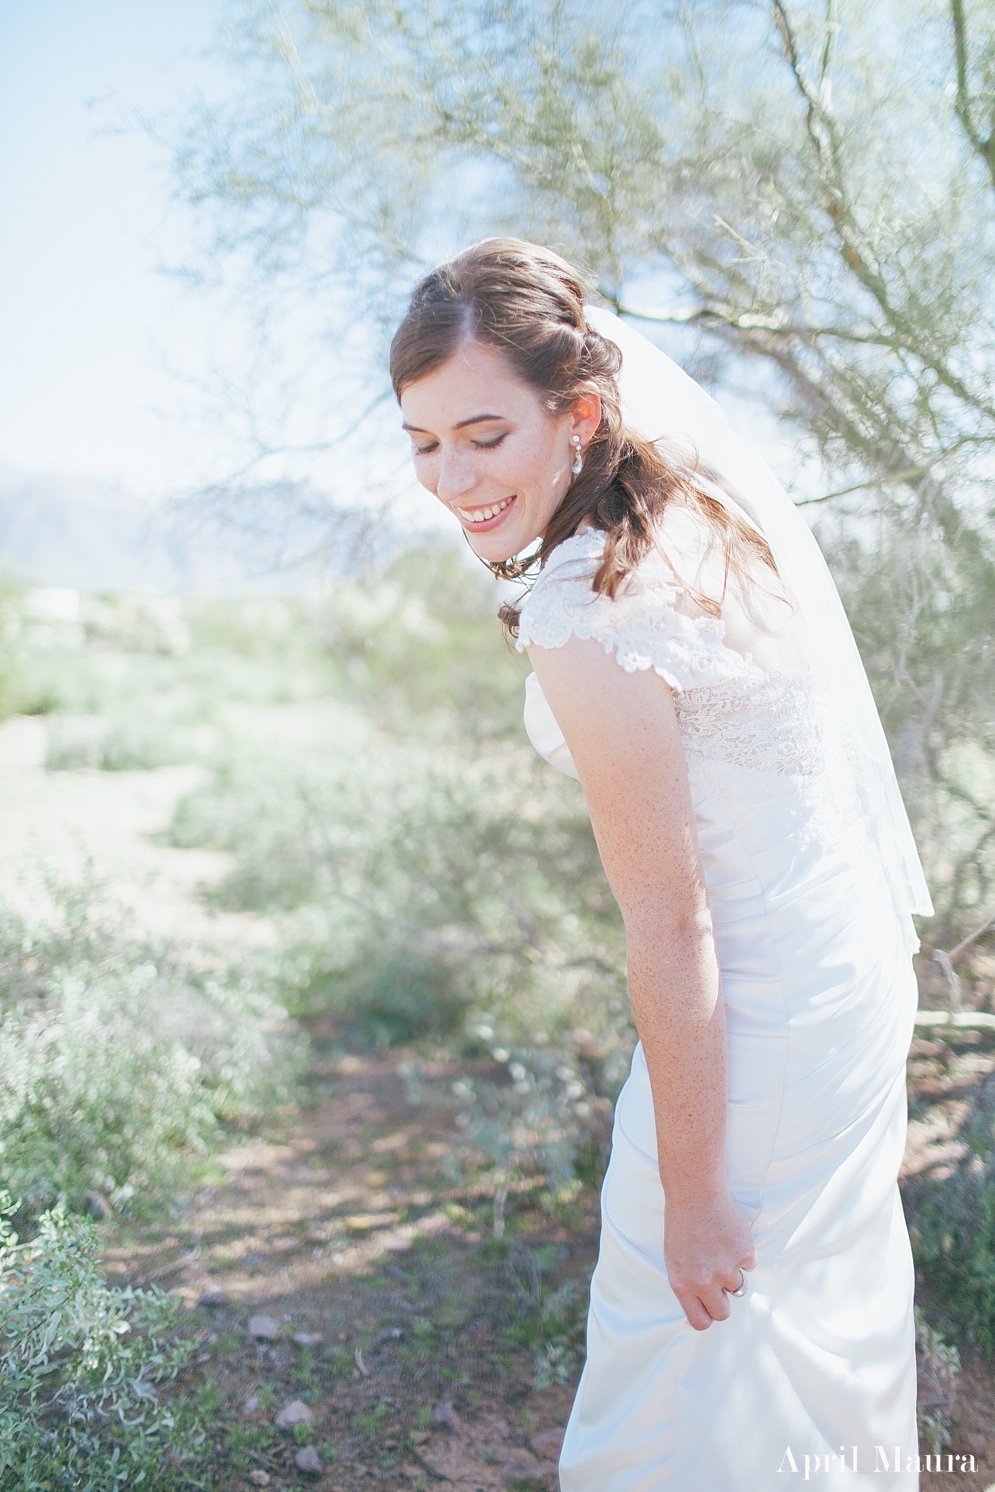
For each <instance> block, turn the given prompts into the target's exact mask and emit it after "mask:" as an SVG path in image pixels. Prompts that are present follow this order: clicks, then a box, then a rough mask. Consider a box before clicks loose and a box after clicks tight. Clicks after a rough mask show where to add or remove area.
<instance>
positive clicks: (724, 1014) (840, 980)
mask: <svg viewBox="0 0 995 1492" xmlns="http://www.w3.org/2000/svg"><path fill="white" fill-rule="evenodd" d="M391 370H392V375H393V379H394V387H395V390H396V392H397V395H398V398H399V401H400V404H401V409H402V413H403V419H404V424H405V428H406V429H407V430H408V431H409V433H410V435H411V439H412V443H413V457H414V463H415V469H416V473H417V476H418V479H419V481H420V482H421V483H422V484H423V486H425V487H426V488H427V489H428V490H429V491H430V492H432V493H433V494H434V495H435V496H436V497H437V498H439V500H440V501H441V502H443V503H444V504H445V505H446V507H447V508H449V509H450V511H452V513H453V514H454V515H455V517H456V518H457V519H458V520H459V522H460V523H461V525H462V527H463V530H464V533H465V534H466V536H467V538H468V540H469V543H470V545H471V547H472V548H473V550H474V551H475V552H476V554H477V555H478V556H480V557H481V558H482V559H483V560H485V561H486V562H487V563H488V564H489V565H490V566H491V568H492V569H493V570H495V572H496V573H498V574H503V575H506V576H515V575H519V574H522V573H525V572H527V571H529V570H530V569H534V570H537V571H538V577H537V579H536V580H535V583H534V585H533V586H532V589H531V591H530V592H529V594H528V595H527V596H526V599H525V601H524V604H523V605H522V607H521V611H520V614H519V615H518V618H517V628H518V637H519V646H521V647H527V648H528V650H529V654H530V657H531V660H532V663H533V667H534V669H535V674H534V675H533V676H532V677H531V678H530V680H529V683H528V688H527V691H526V693H527V700H526V726H527V729H528V731H529V735H530V737H531V739H532V741H533V743H534V744H535V745H536V747H537V748H538V750H539V751H540V752H541V753H542V755H543V756H545V757H546V758H547V759H548V760H550V761H551V762H552V763H553V764H554V765H556V766H558V767H560V768H561V769H562V770H564V771H567V772H570V773H571V774H572V775H574V776H576V777H578V778H579V780H580V782H581V784H582V786H583V790H584V794H585V798H586V801H587V805H588V808H589V811H590V815H591V820H592V824H593V827H594V830H595V834H596V836H597V841H598V846H599V850H600V852H601V856H602V860H603V863H604V867H605V871H606V874H607V876H608V879H609V882H610V884H611V886H612V889H613V891H614V893H615V896H616V898H617V900H618V903H619V906H620V908H621V911H622V915H623V918H624V921H625V928H626V936H627V946H628V974H629V986H630V993H631V999H632V1008H633V1014H634V1017H635V1022H636V1026H637V1029H638V1033H639V1037H640V1042H639V1045H638V1046H637V1048H636V1051H635V1055H634V1057H633V1061H632V1070H631V1074H630V1076H629V1078H628V1081H627V1082H626V1084H625V1087H624V1088H623V1090H622V1093H621V1095H620V1097H619V1101H618V1105H617V1108H616V1118H615V1131H614V1137H613V1147H612V1155H611V1161H610V1164H609V1167H608V1172H607V1175H606V1178H605V1184H604V1190H603V1194H602V1236H601V1250H600V1255H599V1259H598V1264H597V1268H596V1270H595V1273H594V1278H593V1281H592V1288H591V1307H590V1315H589V1321H588V1343H587V1345H588V1353H587V1363H586V1366H585V1369H584V1374H583V1377H582V1379H581V1382H580V1386H579V1388H578V1391H577V1396H576V1399H575V1402H574V1407H573V1411H572V1413H571V1416H570V1422H569V1425H568V1427H567V1431H566V1436H565V1439H564V1443H563V1450H562V1455H561V1460H560V1476H561V1486H562V1488H563V1489H564V1492H655V1489H674V1492H775V1489H777V1488H780V1487H782V1486H783V1485H784V1481H783V1478H784V1476H785V1475H788V1476H791V1475H796V1476H798V1477H799V1478H800V1479H802V1480H805V1479H809V1480H815V1481H817V1483H818V1485H819V1486H820V1487H822V1488H824V1489H827V1492H828V1489H837V1488H839V1489H847V1492H850V1489H852V1492H856V1489H858V1488H859V1487H861V1486H866V1487H872V1486H873V1487H878V1486H880V1485H882V1483H881V1480H880V1478H881V1477H882V1475H885V1476H887V1478H888V1480H887V1482H886V1485H888V1486H891V1487H893V1488H897V1489H901V1492H909V1489H911V1488H914V1487H917V1486H918V1481H919V1478H918V1467H919V1463H918V1446H917V1440H916V1421H915V1394H916V1376H915V1344H914V1326H913V1314H912V1293H913V1268H912V1258H911V1252H910V1248H909V1239H908V1234H907V1230H906V1226H905V1220H904V1216H903V1213H902V1209H901V1203H900V1199H899V1194H898V1188H897V1174H898V1167H899V1163H900V1161H901V1157H902V1151H903V1145H904V1138H905V1124H906V1096H905V1076H904V1075H905V1057H906V1053H907V1050H908V1046H909V1041H910V1038H911V1034H912V1025H913V1012H914V1009H915V1005H916V986H915V980H914V977H913V971H912V966H911V958H910V954H911V952H912V951H913V949H914V947H915V946H916V945H915V935H914V931H913V929H912V923H911V918H910V915H909V913H910V912H912V911H923V912H928V911H929V910H930V904H929V897H928V893H927V891H926V887H925V884H924V882H923V879H922V872H921V868H920V866H919V862H918V859H917V857H916V853H915V847H914V844H913V843H912V839H911V834H910V831H909V828H908V821H907V819H906V817H905V814H904V810H903V808H902V805H901V799H900V797H899V795H898V790H897V786H896V784H895V781H894V774H893V771H892V768H891V763H890V759H889V758H888V754H887V748H886V746H885V745H884V739H883V735H882V733H881V728H880V724H879V722H878V719H877V715H876V712H875V710H874V705H873V701H872V699H871V696H870V692H869V689H868V687H867V681H866V678H865V676H864V673H863V670H862V667H861V665H860V661H859V658H858V656H857V653H856V649H855V647H854V644H853V639H852V636H851V634H850V631H849V628H848V625H847V623H846V619H845V617H844V615H843V612H842V608H841V607H840V605H839V601H838V598H837V596H836V593H835V590H834V588H833V585H832V581H831V579H830V578H829V575H828V571H827V570H826V568H825V565H824V563H823V562H822V560H821V556H820V555H819V554H818V551H817V548H816V546H815V543H814V540H813V539H812V538H811V535H810V534H809V532H808V530H807V528H806V526H805V525H804V524H803V523H802V521H801V520H800V518H798V517H797V515H796V514H795V513H794V510H793V509H792V506H791V504H790V502H789V500H788V499H787V498H786V496H785V495H784V493H783V492H782V491H781V489H780V488H779V487H778V485H777V483H776V481H775V480H774V478H773V477H772V476H771V474H770V473H769V471H768V470H767V469H766V468H765V467H764V466H763V464H762V463H761V462H760V461H759V460H758V459H757V457H756V456H755V455H754V454H753V453H752V452H751V451H750V450H749V448H748V447H747V446H746V445H745V443H743V442H742V441H740V439H739V438H738V437H737V436H736V435H735V434H734V433H733V432H732V430H731V428H730V427H729V426H728V424H727V422H726V421H725V419H724V417H723V416H722V414H721V412H720V411H719V410H718V407H717V406H716V405H715V404H714V402H713V401H711V400H710V399H709V398H708V396H707V395H705V394H704V393H703V391H702V390H700V389H698V388H697V386H696V385H694V384H693V383H692V382H691V380H689V379H688V378H687V377H686V376H685V375H684V374H683V373H681V372H680V370H679V369H678V368H676V366H675V365H674V364H673V363H671V362H670V361H669V359H667V358H665V357H664V356H663V354H661V353H659V352H658V351H657V350H656V349H655V348H652V347H651V346H650V344H648V343H647V342H645V340H644V339H643V338H641V337H639V336H638V335H637V334H636V333H634V332H633V331H632V330H631V329H630V328H628V327H626V326H624V325H623V324H622V323H621V322H619V321H618V320H617V318H615V317H612V316H610V315H609V314H608V313H606V312H603V311H596V310H594V309H592V308H590V307H586V306H585V305H584V299H583V284H582V282H581V280H580V278H579V276H578V275H577V273H576V272H575V271H574V270H573V269H572V268H571V267H570V266H569V265H568V264H567V263H566V262H565V261H563V260H562V259H560V258H559V257H558V256H557V255H555V254H553V253H551V252H550V251H549V250H545V249H540V248H537V247H535V246H533V245H530V244H526V243H523V242H521V241H518V240H502V239H492V240H485V241H484V242H483V243H481V244H477V245H474V246H473V247H472V248H470V249H468V250H466V251H465V252H464V253H463V254H461V255H459V256H457V257H456V258H455V259H454V260H451V261H449V262H448V263H447V264H444V265H441V266H440V267H439V268H438V269H437V270H435V271H433V272H432V274H430V275H428V276H427V277H426V278H425V279H424V280H423V281H422V283H421V284H420V285H419V286H418V288H417V289H416V291H415V294H414V296H413V298H412V302H411V306H410V309H409V311H408V313H407V315H406V317H405V319H404V321H403V322H402V324H401V326H400V328H399V329H398V332H397V335H396V336H395V339H394V343H393V347H392V353H391ZM537 546H538V547H537ZM527 551H528V552H530V553H531V559H530V560H528V561H522V560H521V559H520V558H518V557H520V556H522V555H523V554H525V553H526V552H527ZM789 1485H790V1484H789Z"/></svg>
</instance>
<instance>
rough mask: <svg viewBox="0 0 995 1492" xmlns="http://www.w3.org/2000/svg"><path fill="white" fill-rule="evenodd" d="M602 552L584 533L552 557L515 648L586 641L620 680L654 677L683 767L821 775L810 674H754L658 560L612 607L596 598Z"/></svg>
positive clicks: (822, 756) (528, 603) (592, 534)
mask: <svg viewBox="0 0 995 1492" xmlns="http://www.w3.org/2000/svg"><path fill="white" fill-rule="evenodd" d="M603 546H604V535H603V534H602V533H600V532H598V531H595V530H588V531H585V532H583V533H580V534H576V535H574V537H573V538H571V539H567V540H565V541H564V542H563V543H562V544H560V545H559V546H558V547H557V548H556V549H555V550H554V552H553V554H552V555H551V557H550V559H549V560H548V562H547V564H546V567H545V569H544V570H543V571H542V573H541V574H540V576H539V578H538V580H537V581H536V583H535V585H534V586H533V589H532V591H531V592H530V593H529V595H528V596H527V597H526V599H525V602H524V604H523V606H522V609H521V616H520V623H519V636H518V646H519V648H525V647H528V646H530V645H533V644H535V645H537V646H539V647H547V648H556V647H562V646H563V645H564V644H565V643H566V641H567V639H568V638H569V637H571V636H575V637H579V638H587V639H590V638H593V639H594V640H596V641H598V642H600V643H601V644H602V646H603V647H604V648H605V651H606V652H611V653H614V655H615V657H616V658H617V660H618V662H619V664H620V665H621V667H622V668H624V669H625V670H626V671H627V672H629V673H632V672H634V671H635V670H637V669H650V668H652V669H653V670H655V672H656V673H658V674H659V675H660V676H661V678H663V679H665V680H666V682H667V683H668V684H669V685H670V687H671V689H672V690H673V691H674V703H675V706H676V710H677V718H678V723H679V726H680V731H681V739H682V742H683V745H684V751H685V755H686V756H687V758H688V763H689V766H693V765H695V763H700V764H701V765H702V767H704V766H705V764H706V763H709V762H712V763H716V764H718V763H720V762H722V763H728V764H730V765H734V766H738V767H741V768H747V769H749V770H750V771H751V772H758V773H764V774H770V773H774V774H778V775H779V776H782V777H784V776H792V777H798V776H802V777H806V778H810V779H811V778H815V777H818V776H820V775H821V774H822V773H823V772H824V770H825V766H826V753H825V745H824V731H823V728H822V725H821V721H820V709H819V705H818V702H817V699H816V696H815V694H814V691H813V688H812V680H811V676H810V674H809V673H808V672H807V671H801V672H790V671H788V670H786V669H784V668H780V667H775V668H766V669H765V668H761V667H759V666H758V665H757V664H756V663H754V662H753V659H752V657H751V655H750V654H748V653H741V652H737V651H736V650H734V649H733V648H731V647H728V646H727V645H726V642H725V624H724V622H723V621H722V620H721V619H719V618H715V617H711V616H708V615H707V614H706V613H704V612H703V611H702V610H701V608H700V606H699V605H698V604H697V603H696V602H695V601H693V599H692V598H691V597H689V596H688V595H687V593H686V592H685V590H684V588H683V586H682V585H681V583H680V581H679V580H678V578H677V576H676V574H675V573H674V571H673V570H672V569H671V568H670V567H669V566H668V565H667V563H666V561H665V560H664V558H663V557H662V555H658V554H656V553H651V554H650V555H648V556H647V558H646V559H645V560H644V561H643V562H642V563H641V564H640V566H639V569H638V570H637V572H636V574H635V575H634V576H633V577H631V578H630V581H629V583H628V584H627V585H626V587H625V590H624V592H623V593H622V594H620V595H619V596H618V597H617V598H616V599H614V600H612V599H611V598H609V597H608V596H605V595H601V594H598V593H596V592H595V591H594V590H592V587H591V579H592V576H593V574H594V572H595V570H596V569H597V565H598V562H599V559H600V556H601V552H602V549H603ZM527 723H528V717H527ZM531 733H532V732H531V729H530V734H531ZM533 739H534V737H533Z"/></svg>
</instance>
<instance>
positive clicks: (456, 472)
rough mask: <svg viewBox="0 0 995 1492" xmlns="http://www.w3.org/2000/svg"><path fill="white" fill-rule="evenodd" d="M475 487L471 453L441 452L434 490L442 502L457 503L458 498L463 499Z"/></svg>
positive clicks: (464, 451) (458, 451) (457, 451)
mask: <svg viewBox="0 0 995 1492" xmlns="http://www.w3.org/2000/svg"><path fill="white" fill-rule="evenodd" d="M476 485H477V472H476V468H475V464H474V461H473V457H472V455H471V453H470V452H469V451H466V450H458V449H457V450H449V451H446V450H443V451H442V453H441V456H440V459H439V478H438V482H437V484H436V489H435V490H436V492H437V493H438V495H439V497H441V498H442V500H443V502H457V501H458V500H459V499H460V498H465V497H466V496H467V495H468V494H469V493H470V492H472V491H473V489H474V487H475V486H476Z"/></svg>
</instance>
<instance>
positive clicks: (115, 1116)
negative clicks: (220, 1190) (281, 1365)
mask: <svg viewBox="0 0 995 1492" xmlns="http://www.w3.org/2000/svg"><path fill="white" fill-rule="evenodd" d="M286 1027H287V1023H286V1020H285V1012H284V1011H283V1009H282V1008H281V1007H280V1006H278V1005H277V1004H276V1003H275V1001H274V1000H273V999H272V998H271V997H270V996H269V995H268V994H266V993H265V992H264V991H263V990H261V989H260V988H259V987H258V985H257V984H255V983H254V982H253V981H250V980H249V979H248V978H245V977H240V976H239V975H238V973H237V972H235V973H233V972H231V971H225V970H220V971H218V970H215V971H212V970H210V969H203V968H194V967H192V966H191V965H190V964H189V963H188V962H186V961H185V960H183V959H182V958H179V957H178V956H177V954H176V953H175V951H173V950H171V949H170V948H169V947H167V946H165V945H163V946H158V947H155V946H152V945H150V944H149V943H148V942H146V941H143V940H142V939H140V938H139V937H137V936H135V935H132V934H129V932H128V930H127V929H126V928H125V927H124V926H122V923H121V921H120V920H119V919H116V918H113V917H109V918H104V919H102V918H101V915H100V910H99V908H98V906H97V905H96V903H95V901H94V899H93V896H92V893H91V894H90V895H88V894H87V893H85V892H79V891H77V892H74V893H67V892H63V893H62V895H61V905H60V917H59V918H57V919H55V920H53V921H52V922H51V923H49V924H47V925H41V926H29V925H28V924H27V923H25V921H24V920H23V919H22V918H20V917H19V916H17V915H16V914H14V913H13V912H11V911H10V910H9V909H2V908H0V1186H2V1187H3V1188H5V1189H6V1190H9V1191H10V1192H12V1193H13V1194H14V1195H15V1196H18V1197H20V1198H21V1199H22V1202H23V1205H24V1206H25V1207H26V1208H27V1209H29V1210H30V1211H32V1212H38V1211H40V1210H41V1209H42V1208H44V1207H47V1206H49V1205H51V1204H52V1202H54V1200H55V1199H56V1198H57V1197H58V1196H60V1195H62V1196H65V1197H66V1198H67V1200H68V1203H69V1205H70V1206H71V1207H74V1208H82V1207H84V1206H85V1205H87V1200H88V1198H91V1197H92V1194H94V1193H99V1194H100V1195H101V1196H102V1197H104V1198H106V1199H107V1200H108V1201H109V1202H110V1203H111V1204H112V1205H114V1206H120V1205H123V1204H124V1203H126V1202H129V1203H131V1205H132V1206H133V1207H135V1206H138V1207H141V1206H143V1205H145V1204H146V1203H147V1202H148V1201H149V1199H150V1198H151V1197H153V1196H159V1195H161V1194H162V1193H163V1192H165V1191H167V1190H169V1189H170V1188H172V1187H175V1186H176V1185H177V1183H178V1181H179V1180H180V1179H181V1178H182V1177H183V1175H184V1173H185V1172H186V1170H187V1169H188V1168H189V1166H190V1163H191V1161H192V1160H193V1159H195V1158H196V1157H197V1156H200V1155H203V1154H204V1153H205V1152H206V1150H207V1148H208V1146H209V1145H210V1143H211V1141H212V1139H213V1138H214V1136H215V1135H216V1134H217V1132H218V1130H219V1126H220V1124H221V1123H222V1122H224V1121H232V1120H241V1119H246V1118H248V1117H250V1116H252V1115H254V1114H257V1113H259V1112H261V1111H262V1110H263V1109H264V1108H265V1107H267V1106H269V1105H271V1104H272V1103H273V1102H275V1101H278V1100H279V1099H280V1098H281V1097H285V1095H286V1084H287V1079H288V1075H289V1071H290V1061H291V1059H290V1051H291V1042H290V1038H289V1033H288V1031H287V1029H286Z"/></svg>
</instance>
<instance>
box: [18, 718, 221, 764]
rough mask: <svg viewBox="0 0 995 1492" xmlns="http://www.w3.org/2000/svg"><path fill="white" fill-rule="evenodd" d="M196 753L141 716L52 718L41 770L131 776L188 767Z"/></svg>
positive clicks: (172, 733)
mask: <svg viewBox="0 0 995 1492" xmlns="http://www.w3.org/2000/svg"><path fill="white" fill-rule="evenodd" d="M196 754H197V753H196V748H194V749H193V750H191V743H190V742H189V740H188V739H186V738H185V737H184V736H183V735H182V734H180V733H179V732H177V731H176V730H175V729H170V728H169V726H168V725H166V724H164V723H157V722H156V721H154V720H149V719H148V718H147V716H143V715H138V716H135V715H124V716H122V717H120V718H117V719H107V718H105V717H104V716H102V715H84V716H73V715H69V716H66V715H55V716H53V718H52V720H51V721H50V722H49V726H48V741H47V749H46V753H45V766H46V767H47V768H48V770H49V771H50V772H64V771H72V770H75V769H78V768H80V767H92V768H95V769H96V770H98V771H101V772H134V771H143V770H148V769H149V768H153V767H164V766H170V765H173V764H174V763H176V762H186V761H190V760H191V758H192V757H195V756H196Z"/></svg>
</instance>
